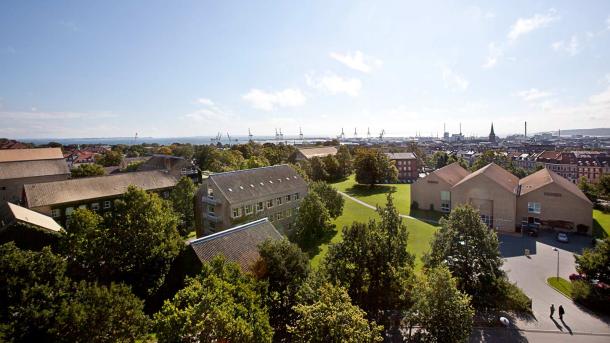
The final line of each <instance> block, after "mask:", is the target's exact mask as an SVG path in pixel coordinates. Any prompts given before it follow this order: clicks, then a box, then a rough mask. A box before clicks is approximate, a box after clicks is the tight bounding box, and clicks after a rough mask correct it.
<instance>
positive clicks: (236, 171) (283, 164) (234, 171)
mask: <svg viewBox="0 0 610 343" xmlns="http://www.w3.org/2000/svg"><path fill="white" fill-rule="evenodd" d="M281 166H288V167H290V166H289V165H288V163H282V164H274V165H272V166H264V167H256V168H249V169H238V170H230V171H226V172H220V173H214V174H210V177H213V176H218V175H226V174H231V173H236V174H237V173H239V172H247V171H253V170H259V169H266V168H274V167H281Z"/></svg>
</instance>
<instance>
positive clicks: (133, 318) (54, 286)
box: [0, 243, 148, 342]
mask: <svg viewBox="0 0 610 343" xmlns="http://www.w3.org/2000/svg"><path fill="white" fill-rule="evenodd" d="M65 272H66V262H65V261H64V259H63V258H62V257H61V256H58V255H55V254H53V253H52V252H51V250H50V249H49V248H44V249H43V250H42V251H40V252H33V251H27V250H20V249H18V248H16V247H15V245H14V244H12V243H8V244H4V245H1V246H0V273H2V275H6V276H9V277H4V278H0V303H1V304H2V306H0V337H1V338H5V339H7V340H8V341H9V342H10V341H15V342H22V341H28V342H29V341H31V342H51V341H52V342H79V341H80V342H110V341H113V342H132V341H134V340H136V339H138V338H141V337H142V336H143V335H144V334H146V332H147V328H148V319H147V317H146V315H145V314H144V313H143V310H142V309H143V303H142V301H141V300H139V299H138V298H137V297H135V296H134V295H133V294H132V293H131V291H130V290H129V288H128V287H126V286H124V285H116V284H111V285H110V286H109V287H105V286H99V285H97V284H92V283H87V282H80V283H75V282H73V281H72V280H70V279H69V278H68V277H67V276H66V275H65ZM92 323H94V325H92Z"/></svg>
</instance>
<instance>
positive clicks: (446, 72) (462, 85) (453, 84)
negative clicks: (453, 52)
mask: <svg viewBox="0 0 610 343" xmlns="http://www.w3.org/2000/svg"><path fill="white" fill-rule="evenodd" d="M442 70H443V81H444V82H445V88H447V89H450V90H453V91H462V92H463V91H465V90H466V89H467V88H468V85H469V84H470V82H468V80H467V79H466V78H465V77H463V76H462V75H460V74H458V73H456V72H455V71H453V70H451V68H449V67H446V66H444V67H442Z"/></svg>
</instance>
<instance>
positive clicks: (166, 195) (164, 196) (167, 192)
mask: <svg viewBox="0 0 610 343" xmlns="http://www.w3.org/2000/svg"><path fill="white" fill-rule="evenodd" d="M163 198H165V199H167V198H169V191H164V192H163Z"/></svg>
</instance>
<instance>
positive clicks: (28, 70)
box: [0, 1, 610, 138]
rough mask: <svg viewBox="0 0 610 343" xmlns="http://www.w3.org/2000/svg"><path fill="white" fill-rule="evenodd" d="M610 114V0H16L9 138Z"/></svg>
mask: <svg viewBox="0 0 610 343" xmlns="http://www.w3.org/2000/svg"><path fill="white" fill-rule="evenodd" d="M525 120H527V121H528V128H529V131H530V132H534V131H545V130H555V129H559V128H563V129H567V128H592V127H610V1H482V2H466V1H460V2H459V3H456V2H454V1H447V2H442V1H426V2H421V3H420V2H407V1H396V2H386V1H366V2H357V1H282V2H280V1H275V2H271V1H261V2H259V1H243V2H237V1H214V2H204V1H192V2H190V1H178V2H168V1H116V2H115V1H100V2H96V3H94V2H85V1H69V2H63V1H53V2H51V1H47V2H42V1H3V2H1V3H0V137H10V138H41V137H44V138H48V137H108V136H114V137H116V136H132V135H133V134H134V133H135V132H137V133H138V135H139V136H155V137H175V136H193V135H213V134H215V133H216V132H218V131H221V132H227V131H228V132H230V133H231V134H232V135H244V134H247V131H248V128H251V129H252V132H253V134H255V135H270V134H273V133H274V129H275V128H282V131H283V132H284V133H285V134H297V133H298V129H299V127H302V129H303V132H304V134H305V135H316V134H323V135H336V134H338V133H339V132H340V130H341V128H342V127H344V128H345V131H346V132H348V133H349V134H350V135H351V134H352V133H353V130H354V127H357V128H358V133H359V134H360V135H362V134H365V133H366V130H367V128H368V127H370V130H371V133H372V134H375V135H376V134H378V132H379V131H380V130H381V129H385V131H386V133H387V134H388V135H392V136H398V135H414V134H415V133H416V132H420V133H421V134H422V135H429V134H433V135H436V134H437V132H438V134H439V135H442V130H443V123H446V125H447V129H448V131H452V132H457V131H458V125H459V123H460V122H461V123H462V130H463V132H464V133H465V134H469V135H470V134H475V135H486V134H487V133H488V132H489V126H490V123H491V122H492V121H493V122H494V126H495V128H496V132H497V133H498V134H500V135H504V134H508V133H514V132H522V130H523V121H525Z"/></svg>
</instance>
